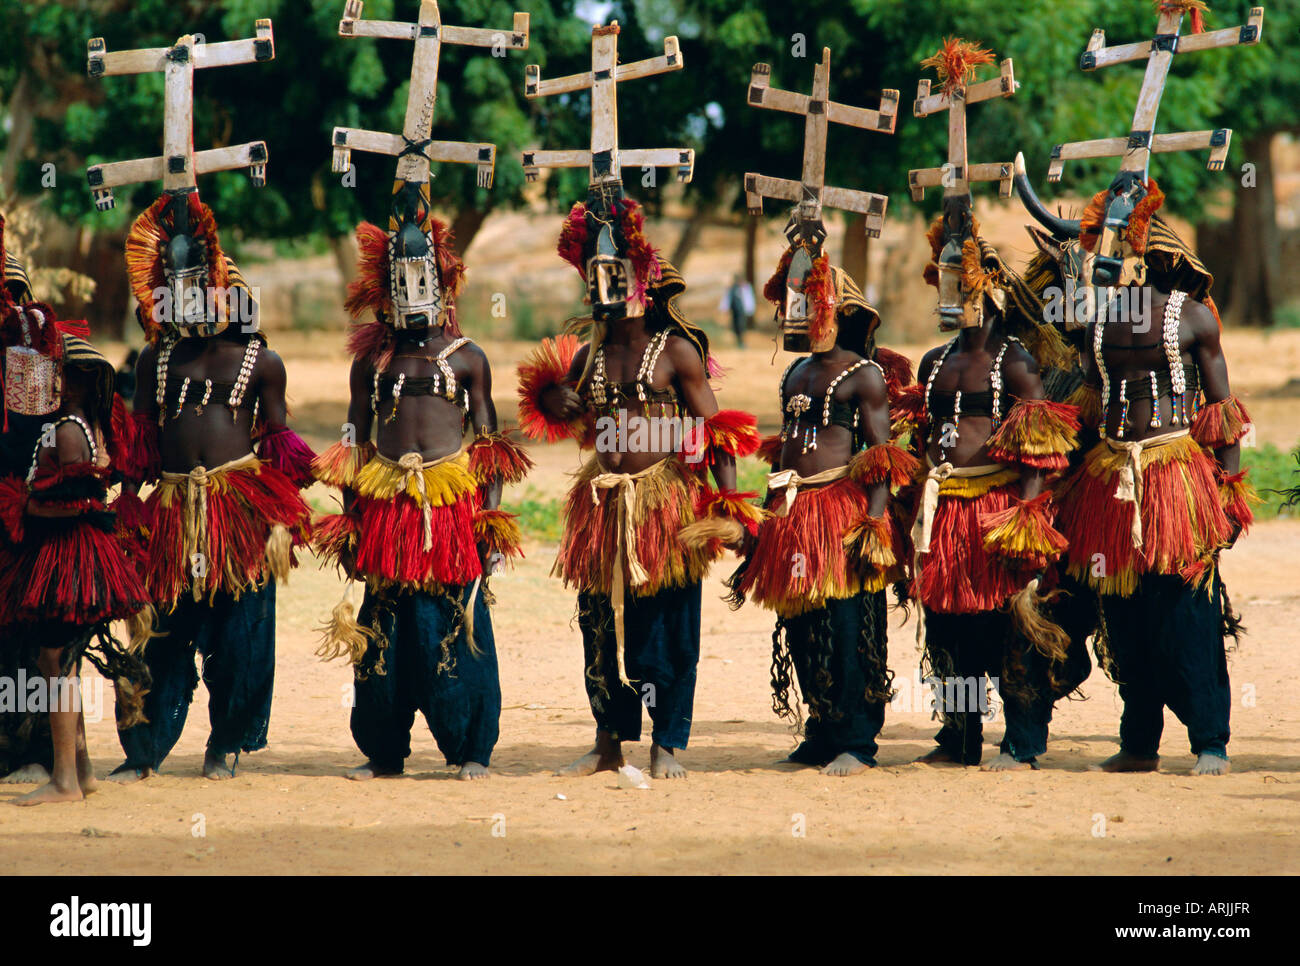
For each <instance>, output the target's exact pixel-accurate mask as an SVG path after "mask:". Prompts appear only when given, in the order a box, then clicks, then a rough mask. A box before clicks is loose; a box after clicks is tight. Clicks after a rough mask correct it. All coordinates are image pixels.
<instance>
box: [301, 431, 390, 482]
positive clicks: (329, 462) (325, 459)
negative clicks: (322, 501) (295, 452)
mask: <svg viewBox="0 0 1300 966" xmlns="http://www.w3.org/2000/svg"><path fill="white" fill-rule="evenodd" d="M374 456H375V444H374V443H372V442H369V441H368V440H367V441H366V442H364V443H356V444H354V445H351V446H348V445H346V444H344V443H342V442H338V443H334V444H333V445H332V446H330V447H329V448H327V449H326V450H325V451H324V452H323V453H321V454H319V455H318V456H317V457H316V458H315V459H314V460H312V462H311V470H312V474H313V475H314V476H315V477H316V479H318V480H320V481H321V482H322V483H325V484H326V485H328V486H337V487H339V488H340V489H350V488H351V487H352V485H353V484H354V483H355V482H356V479H357V474H358V473H360V472H361V468H362V467H363V466H365V465H366V464H367V463H369V462H370V461H371V460H372V459H374Z"/></svg>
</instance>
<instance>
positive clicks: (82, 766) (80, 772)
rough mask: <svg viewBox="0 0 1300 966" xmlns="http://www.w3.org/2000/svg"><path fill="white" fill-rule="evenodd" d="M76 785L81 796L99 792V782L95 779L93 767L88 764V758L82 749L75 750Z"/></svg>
mask: <svg viewBox="0 0 1300 966" xmlns="http://www.w3.org/2000/svg"><path fill="white" fill-rule="evenodd" d="M77 784H78V785H80V786H81V794H83V795H93V794H95V792H97V791H99V782H98V781H97V780H96V779H95V766H94V765H92V764H91V763H90V756H89V755H88V754H86V751H85V749H84V748H81V749H78V750H77Z"/></svg>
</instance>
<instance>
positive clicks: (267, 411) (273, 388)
mask: <svg viewBox="0 0 1300 966" xmlns="http://www.w3.org/2000/svg"><path fill="white" fill-rule="evenodd" d="M253 378H254V379H256V380H257V392H258V399H259V400H260V401H261V408H260V409H259V410H258V415H259V416H260V418H261V420H262V423H263V425H265V426H276V427H279V426H287V425H288V424H289V404H288V403H287V402H286V401H285V391H286V389H287V387H288V383H289V377H288V375H287V373H286V372H285V371H284V362H283V361H282V360H281V359H280V357H279V356H278V355H276V354H275V353H274V352H272V351H271V350H270V349H267V348H265V347H263V349H262V351H261V352H259V353H258V354H257V366H256V367H255V368H254V370H253Z"/></svg>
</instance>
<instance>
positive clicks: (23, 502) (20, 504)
mask: <svg viewBox="0 0 1300 966" xmlns="http://www.w3.org/2000/svg"><path fill="white" fill-rule="evenodd" d="M26 508H27V487H25V486H24V485H23V481H22V480H21V479H19V478H18V477H16V476H5V477H0V526H3V527H4V531H5V533H7V534H8V535H9V539H10V540H11V541H12V542H14V543H21V542H22V539H23V511H24V510H26Z"/></svg>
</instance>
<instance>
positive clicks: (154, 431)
mask: <svg viewBox="0 0 1300 966" xmlns="http://www.w3.org/2000/svg"><path fill="white" fill-rule="evenodd" d="M131 422H132V423H133V426H132V430H131V432H130V434H129V435H130V437H131V448H130V450H129V451H128V455H127V458H126V459H125V460H124V461H123V462H122V463H121V464H120V465H119V466H118V467H117V469H119V470H120V471H121V473H122V476H123V477H125V478H126V479H128V480H130V481H131V482H132V483H136V484H140V483H153V482H154V481H156V480H157V479H158V474H159V472H160V471H161V469H162V453H161V451H160V450H159V448H158V422H157V420H155V419H154V418H153V417H152V416H150V415H148V414H146V413H135V414H133V415H132V417H131Z"/></svg>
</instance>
